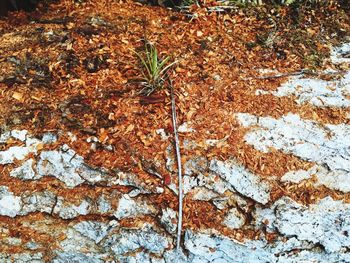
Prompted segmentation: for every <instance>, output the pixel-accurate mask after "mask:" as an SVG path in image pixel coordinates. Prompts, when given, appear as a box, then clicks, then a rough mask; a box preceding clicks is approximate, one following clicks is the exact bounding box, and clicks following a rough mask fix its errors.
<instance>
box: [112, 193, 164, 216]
mask: <svg viewBox="0 0 350 263" xmlns="http://www.w3.org/2000/svg"><path fill="white" fill-rule="evenodd" d="M156 212H157V211H156V209H155V207H153V206H151V205H150V204H148V203H147V202H146V201H144V200H142V199H141V198H136V199H132V198H131V197H130V196H129V195H128V194H124V195H123V196H122V197H121V198H120V200H119V203H118V208H117V211H115V213H114V216H115V217H116V218H117V219H121V218H128V217H137V216H141V215H148V214H154V213H156Z"/></svg>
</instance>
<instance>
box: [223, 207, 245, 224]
mask: <svg viewBox="0 0 350 263" xmlns="http://www.w3.org/2000/svg"><path fill="white" fill-rule="evenodd" d="M222 223H223V224H224V225H225V226H227V227H229V228H231V229H237V228H241V227H242V226H243V225H244V224H245V216H244V215H243V214H242V213H241V212H239V211H238V209H237V208H235V207H233V208H231V209H230V210H229V211H228V212H227V214H226V215H225V218H224V221H223V222H222Z"/></svg>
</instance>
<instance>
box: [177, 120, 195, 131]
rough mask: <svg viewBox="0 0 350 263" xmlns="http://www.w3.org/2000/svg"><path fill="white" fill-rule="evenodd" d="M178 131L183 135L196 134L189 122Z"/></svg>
mask: <svg viewBox="0 0 350 263" xmlns="http://www.w3.org/2000/svg"><path fill="white" fill-rule="evenodd" d="M177 131H178V132H181V133H191V132H195V131H196V130H195V129H193V128H191V127H190V125H189V124H188V123H187V122H184V123H183V124H181V125H180V126H179V127H178V129H177Z"/></svg>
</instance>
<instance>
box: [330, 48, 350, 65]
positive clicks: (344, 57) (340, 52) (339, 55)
mask: <svg viewBox="0 0 350 263" xmlns="http://www.w3.org/2000/svg"><path fill="white" fill-rule="evenodd" d="M349 54H350V43H344V44H342V45H340V46H339V47H335V48H333V49H332V50H331V61H332V63H334V64H340V63H350V57H349Z"/></svg>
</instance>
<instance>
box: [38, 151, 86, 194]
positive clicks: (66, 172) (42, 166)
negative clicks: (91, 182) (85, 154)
mask: <svg viewBox="0 0 350 263" xmlns="http://www.w3.org/2000/svg"><path fill="white" fill-rule="evenodd" d="M82 163H83V158H82V157H76V156H75V152H74V151H73V150H68V151H43V152H41V154H40V160H39V161H38V164H37V169H38V173H39V175H40V176H54V177H56V178H57V179H59V180H60V181H62V182H64V183H65V184H66V185H67V186H68V187H75V186H77V185H79V184H82V183H83V182H84V179H83V178H82V177H80V175H79V173H78V172H77V169H78V168H79V167H80V166H81V165H82Z"/></svg>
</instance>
